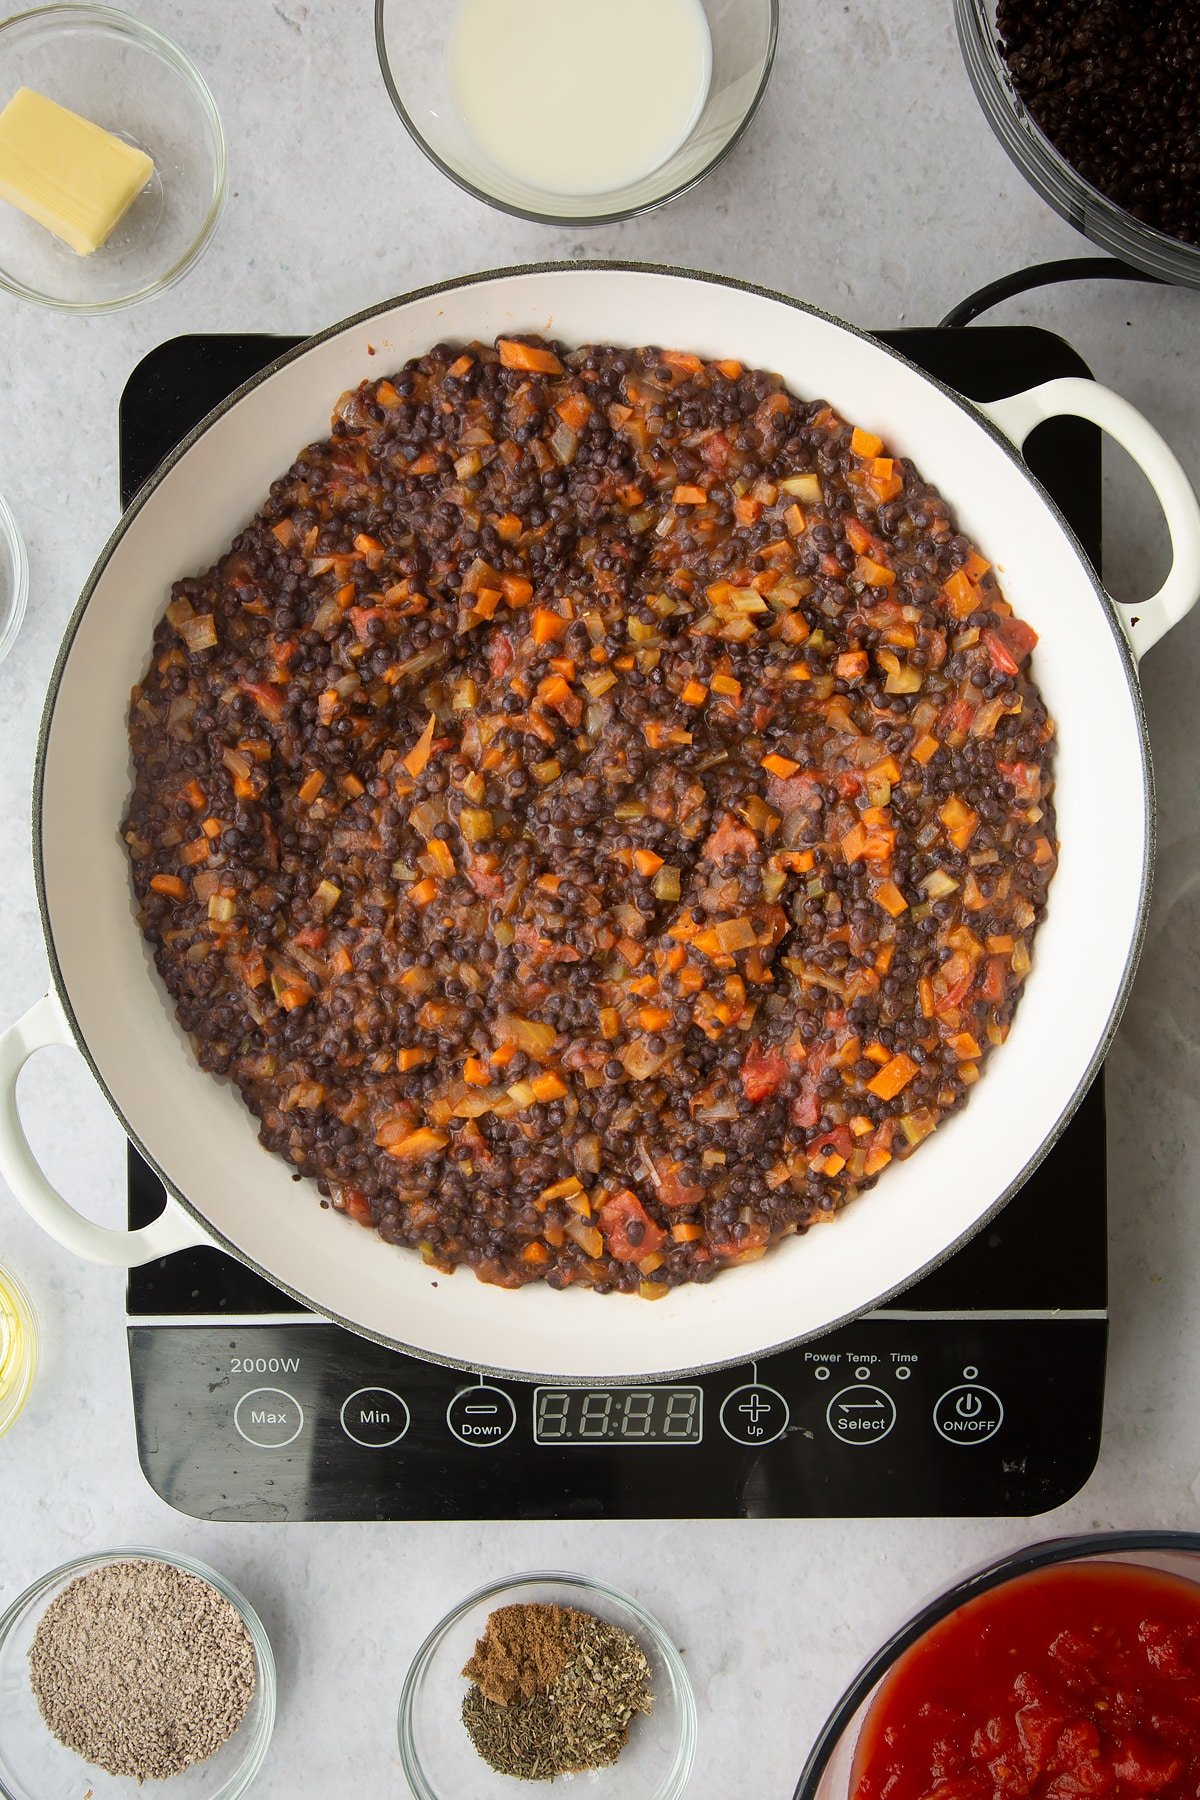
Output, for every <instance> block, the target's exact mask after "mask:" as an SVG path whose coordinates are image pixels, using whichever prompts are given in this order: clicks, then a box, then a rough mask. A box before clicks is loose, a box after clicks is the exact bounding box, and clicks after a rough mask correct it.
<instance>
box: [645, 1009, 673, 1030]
mask: <svg viewBox="0 0 1200 1800" xmlns="http://www.w3.org/2000/svg"><path fill="white" fill-rule="evenodd" d="M637 1022H638V1024H639V1025H640V1026H641V1028H642V1030H643V1031H665V1029H666V1027H667V1026H668V1025H669V1024H670V1023H671V1011H670V1008H669V1007H666V1006H639V1007H638V1009H637Z"/></svg>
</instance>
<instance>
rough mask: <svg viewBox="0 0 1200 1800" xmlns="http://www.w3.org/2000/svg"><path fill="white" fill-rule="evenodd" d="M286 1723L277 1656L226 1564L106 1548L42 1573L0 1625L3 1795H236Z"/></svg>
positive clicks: (187, 1798)
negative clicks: (222, 1567)
mask: <svg viewBox="0 0 1200 1800" xmlns="http://www.w3.org/2000/svg"><path fill="white" fill-rule="evenodd" d="M274 1723H275V1661H274V1657H273V1656H272V1654H271V1646H270V1643H269V1641H268V1638H267V1635H266V1632H265V1631H264V1630H263V1627H262V1624H261V1623H260V1621H259V1618H258V1615H257V1614H256V1613H255V1611H254V1609H253V1607H251V1606H250V1604H249V1603H248V1602H247V1601H246V1600H245V1599H244V1598H243V1597H242V1595H241V1594H239V1593H238V1592H237V1590H236V1588H234V1587H233V1586H231V1584H230V1583H229V1582H228V1581H226V1580H225V1579H224V1577H223V1576H221V1575H218V1574H217V1573H216V1571H215V1570H214V1569H210V1568H207V1567H206V1566H205V1565H204V1564H203V1563H199V1562H195V1561H194V1560H193V1559H192V1558H191V1557H187V1556H175V1555H170V1554H167V1553H166V1552H164V1551H161V1550H144V1549H137V1548H131V1549H120V1550H106V1551H102V1552H101V1553H100V1554H98V1555H95V1556H84V1557H79V1558H77V1559H76V1560H75V1561H73V1562H69V1563H64V1564H63V1565H62V1566H61V1567H60V1568H57V1569H52V1570H51V1571H50V1573H49V1574H47V1575H43V1576H42V1577H41V1579H40V1580H39V1581H35V1582H34V1583H33V1585H32V1586H31V1587H28V1588H27V1589H26V1590H25V1592H24V1593H23V1594H21V1595H20V1596H19V1597H18V1598H17V1599H16V1600H14V1601H13V1603H12V1605H11V1606H10V1607H9V1608H8V1610H7V1612H6V1613H5V1614H4V1616H3V1617H2V1618H0V1796H3V1800H79V1795H80V1794H82V1793H87V1794H88V1795H89V1800H117V1797H118V1796H121V1797H124V1796H127V1795H133V1794H137V1793H139V1792H142V1791H143V1784H144V1783H145V1782H147V1781H154V1782H157V1783H162V1784H163V1787H164V1790H165V1791H167V1792H169V1793H170V1795H171V1796H172V1800H174V1796H176V1795H178V1796H179V1797H180V1800H235V1796H237V1795H240V1794H244V1793H245V1792H246V1791H247V1789H248V1788H249V1787H250V1785H251V1783H252V1782H253V1780H254V1778H255V1776H256V1775H257V1774H258V1771H259V1769H260V1768H261V1767H262V1763H263V1759H264V1757H265V1756H266V1753H267V1748H268V1746H269V1744H270V1741H271V1732H272V1728H273V1726H274Z"/></svg>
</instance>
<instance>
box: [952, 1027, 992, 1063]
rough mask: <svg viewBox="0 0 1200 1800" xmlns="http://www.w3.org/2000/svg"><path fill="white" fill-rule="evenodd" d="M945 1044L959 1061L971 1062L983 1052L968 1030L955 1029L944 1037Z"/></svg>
mask: <svg viewBox="0 0 1200 1800" xmlns="http://www.w3.org/2000/svg"><path fill="white" fill-rule="evenodd" d="M946 1045H947V1048H948V1049H949V1050H951V1051H952V1052H953V1053H954V1055H955V1056H956V1057H957V1059H958V1061H959V1062H973V1061H974V1059H975V1058H976V1057H977V1056H982V1054H983V1052H982V1051H981V1050H980V1048H979V1045H978V1044H977V1043H976V1042H975V1039H974V1038H973V1037H972V1036H971V1033H970V1032H969V1031H955V1032H952V1033H951V1034H950V1036H949V1037H948V1038H947V1039H946Z"/></svg>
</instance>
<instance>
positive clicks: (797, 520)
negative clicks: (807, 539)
mask: <svg viewBox="0 0 1200 1800" xmlns="http://www.w3.org/2000/svg"><path fill="white" fill-rule="evenodd" d="M783 522H784V524H785V525H786V526H787V528H788V530H789V531H790V532H791V534H792V536H793V537H801V536H802V535H803V534H804V532H805V531H807V530H808V520H807V519H806V518H805V516H804V514H803V513H802V512H801V510H800V508H799V507H798V506H797V504H796V502H795V501H794V500H793V501H792V504H791V505H790V506H789V507H788V509H787V511H786V512H785V513H784V515H783Z"/></svg>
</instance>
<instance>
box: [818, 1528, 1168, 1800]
mask: <svg viewBox="0 0 1200 1800" xmlns="http://www.w3.org/2000/svg"><path fill="white" fill-rule="evenodd" d="M1143 1794H1161V1795H1164V1796H1169V1797H1170V1800H1195V1797H1198V1796H1200V1586H1198V1585H1193V1584H1192V1583H1191V1582H1189V1581H1183V1580H1180V1579H1178V1578H1176V1577H1174V1576H1170V1575H1164V1574H1161V1573H1159V1572H1158V1571H1156V1570H1150V1569H1144V1568H1139V1567H1136V1566H1135V1565H1133V1564H1129V1563H1100V1562H1096V1563H1082V1564H1075V1565H1073V1566H1059V1567H1056V1568H1049V1569H1043V1570H1040V1571H1038V1572H1037V1573H1034V1574H1031V1575H1026V1576H1021V1577H1019V1578H1018V1579H1016V1580H1014V1581H1010V1582H1006V1583H1005V1584H1004V1586H1003V1587H999V1588H996V1589H994V1590H993V1591H992V1592H990V1593H986V1594H982V1595H980V1596H979V1598H978V1599H975V1600H972V1601H969V1602H968V1603H967V1604H966V1605H964V1606H961V1607H959V1608H958V1610H957V1611H956V1612H954V1613H952V1614H951V1615H950V1617H949V1618H947V1619H945V1620H943V1621H942V1623H941V1624H939V1625H936V1626H934V1627H933V1629H932V1630H931V1631H929V1632H927V1633H926V1635H925V1636H924V1637H923V1638H921V1639H920V1641H919V1642H918V1643H916V1644H915V1645H914V1646H913V1648H912V1649H911V1650H910V1651H908V1653H907V1654H906V1655H905V1656H903V1657H901V1659H900V1661H899V1662H898V1663H897V1664H896V1666H895V1668H894V1669H893V1671H892V1673H891V1674H890V1675H889V1676H888V1678H887V1679H886V1681H885V1682H884V1684H883V1686H882V1687H881V1688H880V1691H879V1693H878V1695H877V1696H876V1698H875V1701H874V1703H873V1705H872V1706H871V1709H870V1711H869V1713H868V1714H867V1718H866V1721H865V1723H864V1725H863V1729H862V1734H861V1736H860V1738H859V1742H858V1747H857V1750H856V1752H855V1758H854V1767H853V1772H852V1774H851V1781H850V1796H851V1800H1077V1797H1078V1796H1083V1795H1099V1796H1106V1797H1107V1800H1127V1797H1132V1796H1140V1795H1143Z"/></svg>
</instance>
